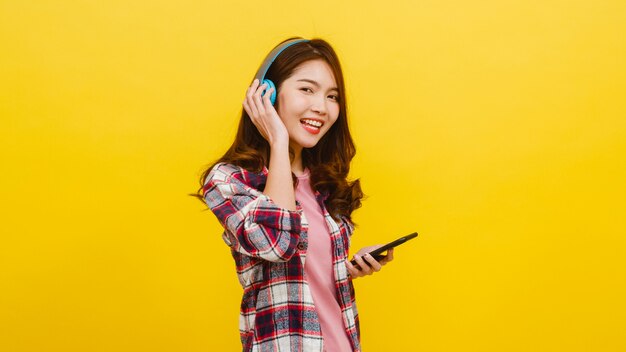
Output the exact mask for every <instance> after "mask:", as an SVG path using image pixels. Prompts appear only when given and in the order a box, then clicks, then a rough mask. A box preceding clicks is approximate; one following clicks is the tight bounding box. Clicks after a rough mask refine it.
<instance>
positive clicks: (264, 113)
mask: <svg viewBox="0 0 626 352" xmlns="http://www.w3.org/2000/svg"><path fill="white" fill-rule="evenodd" d="M266 88H267V85H266V84H262V85H259V80H258V79H255V80H254V81H253V82H252V85H251V86H250V87H249V88H248V90H247V91H246V98H245V99H244V101H243V108H244V109H245V110H246V113H248V116H250V119H251V120H252V123H253V124H254V125H255V126H256V128H257V129H258V130H259V132H260V133H261V135H262V136H263V138H265V139H266V140H267V141H268V143H269V144H270V147H271V146H274V145H275V144H276V143H282V144H283V145H286V144H289V133H288V132H287V128H286V127H285V124H284V123H283V121H282V120H281V119H280V116H278V113H277V112H276V109H274V106H273V105H272V103H271V102H270V95H271V94H272V90H273V88H270V89H269V90H268V91H267V92H265V94H262V93H263V91H264V90H265V89H266Z"/></svg>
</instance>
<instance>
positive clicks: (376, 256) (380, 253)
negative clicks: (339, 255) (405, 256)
mask: <svg viewBox="0 0 626 352" xmlns="http://www.w3.org/2000/svg"><path fill="white" fill-rule="evenodd" d="M415 237H417V232H413V233H412V234H410V235H407V236H404V237H400V238H398V239H397V240H395V241H393V242H389V243H387V244H386V245H384V246H382V247H380V248H376V249H375V250H373V251H371V252H369V255H371V256H372V257H374V259H376V261H379V260H381V259H383V258H384V257H385V256H386V255H385V254H383V253H384V252H386V251H387V250H388V249H390V248H393V247H397V246H399V245H401V244H403V243H404V242H406V241H408V240H410V239H413V238H415ZM363 260H365V259H363ZM365 262H366V263H367V261H365ZM350 263H352V265H357V263H356V261H355V260H354V259H353V260H351V261H350ZM357 266H358V265H357Z"/></svg>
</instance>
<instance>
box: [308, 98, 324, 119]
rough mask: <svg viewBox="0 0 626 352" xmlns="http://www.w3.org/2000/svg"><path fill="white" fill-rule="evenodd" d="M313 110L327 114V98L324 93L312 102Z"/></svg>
mask: <svg viewBox="0 0 626 352" xmlns="http://www.w3.org/2000/svg"><path fill="white" fill-rule="evenodd" d="M311 110H312V111H314V112H316V113H318V114H320V115H326V111H327V108H326V98H325V97H324V96H323V95H322V96H319V95H316V96H315V97H314V98H313V99H312V102H311Z"/></svg>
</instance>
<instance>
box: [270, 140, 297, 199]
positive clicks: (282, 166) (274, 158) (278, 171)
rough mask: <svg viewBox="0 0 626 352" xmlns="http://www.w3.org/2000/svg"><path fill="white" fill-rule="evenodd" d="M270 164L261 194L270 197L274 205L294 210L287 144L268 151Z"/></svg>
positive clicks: (278, 145) (275, 146)
mask: <svg viewBox="0 0 626 352" xmlns="http://www.w3.org/2000/svg"><path fill="white" fill-rule="evenodd" d="M270 150H271V151H270V164H269V167H268V175H267V182H266V184H265V190H264V191H263V194H265V195H266V196H268V197H270V199H272V201H274V203H276V205H278V206H280V207H282V208H285V209H288V210H296V197H295V192H294V189H293V180H292V178H291V161H290V160H289V144H288V143H285V144H276V145H273V146H272V147H271V149H270Z"/></svg>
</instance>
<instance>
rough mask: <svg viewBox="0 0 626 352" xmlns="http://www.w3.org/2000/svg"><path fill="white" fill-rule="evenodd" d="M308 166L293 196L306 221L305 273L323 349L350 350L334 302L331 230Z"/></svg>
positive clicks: (299, 179) (339, 310)
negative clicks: (318, 321) (307, 224)
mask: <svg viewBox="0 0 626 352" xmlns="http://www.w3.org/2000/svg"><path fill="white" fill-rule="evenodd" d="M309 176H310V173H309V170H308V169H305V170H304V174H302V175H301V176H298V186H297V187H296V193H295V195H296V199H297V200H298V201H299V202H300V204H301V205H302V210H303V212H304V216H305V217H306V219H307V220H308V222H309V231H308V249H307V255H306V262H305V264H304V273H305V275H306V278H307V282H308V283H309V287H310V288H311V294H312V295H313V303H314V304H315V310H316V312H317V315H318V316H319V319H320V326H321V328H322V336H323V338H324V349H325V350H326V351H332V352H334V351H342V352H343V351H352V347H351V345H350V340H349V339H348V335H347V334H346V330H345V328H344V326H343V320H342V315H341V308H339V303H338V302H337V293H336V291H335V276H334V274H333V256H332V246H331V239H330V231H329V230H328V227H327V225H326V221H325V220H324V215H323V214H322V209H321V208H320V206H319V204H318V203H317V200H316V199H315V192H314V191H313V189H312V188H311V184H310V182H309Z"/></svg>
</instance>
